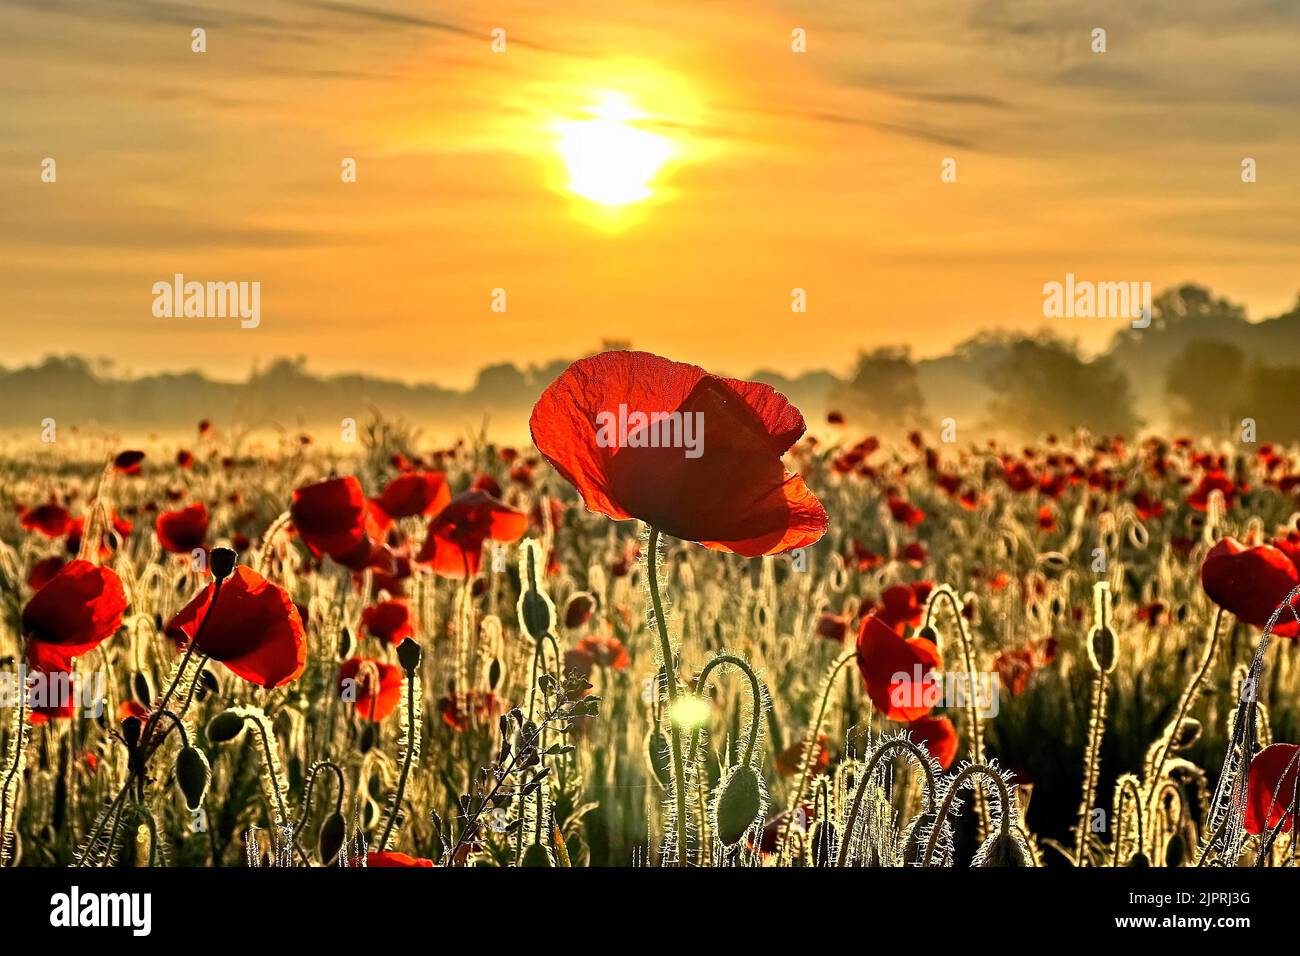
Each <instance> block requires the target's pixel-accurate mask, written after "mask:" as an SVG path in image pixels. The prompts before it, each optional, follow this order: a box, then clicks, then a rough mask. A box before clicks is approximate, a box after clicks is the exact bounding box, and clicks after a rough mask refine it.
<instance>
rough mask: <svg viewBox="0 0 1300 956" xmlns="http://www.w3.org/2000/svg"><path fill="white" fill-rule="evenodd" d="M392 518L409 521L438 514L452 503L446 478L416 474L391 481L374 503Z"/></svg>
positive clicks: (439, 475)
mask: <svg viewBox="0 0 1300 956" xmlns="http://www.w3.org/2000/svg"><path fill="white" fill-rule="evenodd" d="M374 501H375V504H377V505H378V506H379V507H380V509H382V510H383V512H384V513H385V514H386V515H388V516H389V517H392V518H409V517H411V516H413V515H427V514H433V513H435V512H438V511H441V510H442V509H443V508H445V507H446V506H447V503H448V502H449V501H451V489H450V488H449V487H448V486H447V476H446V475H444V474H443V473H442V472H440V471H416V472H411V473H409V474H405V475H399V476H398V477H396V478H394V479H393V480H392V481H390V482H389V483H388V484H387V485H386V486H385V487H384V490H383V493H382V494H380V496H379V497H378V498H376V499H375V500H374Z"/></svg>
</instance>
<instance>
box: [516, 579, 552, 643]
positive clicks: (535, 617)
mask: <svg viewBox="0 0 1300 956" xmlns="http://www.w3.org/2000/svg"><path fill="white" fill-rule="evenodd" d="M519 619H520V620H521V621H522V622H523V625H524V629H525V630H526V631H528V635H529V636H530V637H532V638H533V639H534V640H541V639H542V638H543V637H545V636H546V635H547V634H549V633H551V628H553V627H554V626H555V609H554V607H553V606H552V605H551V602H550V600H549V599H548V598H547V597H546V595H544V594H542V593H541V592H540V591H525V592H524V593H523V594H521V595H520V596H519Z"/></svg>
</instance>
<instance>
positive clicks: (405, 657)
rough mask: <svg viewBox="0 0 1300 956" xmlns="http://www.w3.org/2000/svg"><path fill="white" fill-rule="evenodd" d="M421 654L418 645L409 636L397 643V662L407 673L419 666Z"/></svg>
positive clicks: (413, 671)
mask: <svg viewBox="0 0 1300 956" xmlns="http://www.w3.org/2000/svg"><path fill="white" fill-rule="evenodd" d="M421 655H422V651H421V650H420V645H419V644H417V643H415V641H413V640H411V639H410V638H409V637H408V638H406V639H405V640H404V641H402V643H400V644H398V645H397V662H398V663H399V664H401V665H402V670H404V671H406V673H407V674H408V675H409V674H414V673H415V670H416V668H418V667H419V666H420V657H421Z"/></svg>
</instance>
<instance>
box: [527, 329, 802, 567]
mask: <svg viewBox="0 0 1300 956" xmlns="http://www.w3.org/2000/svg"><path fill="white" fill-rule="evenodd" d="M673 413H680V416H681V417H680V418H679V419H677V421H678V423H679V424H681V425H682V426H685V424H686V423H688V422H689V423H691V425H692V426H694V423H695V422H701V423H702V425H703V428H702V431H701V433H700V434H697V435H695V436H694V439H693V443H692V444H693V447H682V445H684V444H686V443H685V438H686V437H687V436H686V433H685V429H684V427H683V428H677V429H675V431H674V430H670V429H669V428H667V427H666V424H668V423H666V422H664V421H662V420H660V422H659V424H658V426H655V425H649V424H641V422H640V419H641V417H644V418H645V419H646V420H647V421H649V420H650V418H651V416H663V415H668V414H673ZM624 420H626V421H627V422H628V426H629V427H628V428H627V429H626V434H620V433H621V432H623V431H625V429H623V428H622V427H621V424H620V423H621V422H622V421H624ZM529 424H530V427H531V429H532V435H533V442H534V443H535V444H536V445H537V448H538V450H539V451H541V453H542V454H543V455H544V456H545V457H546V459H547V460H548V461H549V462H550V463H551V464H552V465H554V466H555V468H556V469H557V470H558V471H559V472H560V474H561V475H563V476H564V477H565V478H566V479H568V481H569V482H571V483H572V484H573V485H574V486H575V487H576V488H577V489H578V491H579V493H580V494H581V495H582V499H583V501H584V502H585V503H586V505H587V508H588V509H589V510H591V511H597V512H600V513H601V514H604V515H608V516H609V517H611V518H614V519H616V520H626V519H629V518H640V519H641V520H642V521H644V522H646V523H647V524H649V525H650V526H651V527H654V528H657V529H659V530H660V531H662V532H664V533H665V534H669V535H672V536H673V537H675V538H681V539H683V540H687V541H697V542H699V543H700V544H703V545H705V546H706V547H710V548H715V549H717V550H721V551H733V552H736V553H737V554H742V555H745V556H746V557H757V556H758V555H762V554H776V553H778V552H781V551H788V550H790V549H792V548H800V547H804V546H806V545H810V544H812V543H813V542H815V541H816V540H817V539H819V538H820V537H821V536H822V534H824V533H825V531H826V524H827V518H826V511H825V510H824V509H823V508H822V506H821V503H820V502H819V501H818V500H817V498H816V496H815V495H814V494H813V493H812V492H811V491H810V490H809V489H808V486H807V485H805V484H804V481H803V479H802V478H800V477H799V476H798V475H794V474H791V473H790V472H788V471H786V469H785V466H784V464H783V463H782V461H781V456H782V455H783V454H785V452H786V451H788V450H789V448H790V447H791V446H792V445H793V444H794V443H795V442H796V441H797V440H798V439H799V436H801V435H802V434H803V432H804V420H803V416H802V415H800V414H799V410H798V409H797V408H795V407H794V406H793V405H791V404H790V403H789V402H788V401H787V400H786V398H785V396H783V395H781V393H779V392H777V391H775V390H774V389H773V388H772V387H771V386H769V385H763V384H760V383H758V382H743V381H739V380H737V379H729V378H720V377H718V376H715V375H710V374H709V373H708V372H706V371H705V370H704V369H702V368H698V367H696V366H694V365H684V364H681V363H679V362H672V361H669V360H668V359H665V358H660V357H659V356H657V355H651V354H649V353H647V352H626V351H615V352H604V353H602V354H600V355H596V356H592V357H591V358H586V359H582V360H581V361H578V362H575V363H573V364H572V365H570V366H569V367H568V369H566V370H565V371H564V373H563V374H562V375H561V376H560V377H559V378H558V379H556V380H555V381H554V382H552V383H551V385H550V386H548V387H547V389H546V391H545V392H543V393H542V397H541V398H540V399H539V400H538V402H537V405H536V406H535V407H534V408H533V414H532V418H531V420H530V423H529ZM666 431H668V432H670V434H669V435H668V437H669V439H670V442H669V443H670V444H671V443H672V441H671V439H673V438H674V437H676V439H677V442H676V444H677V446H678V447H643V446H649V445H651V444H652V443H653V444H662V441H661V440H662V438H663V437H664V432H666ZM656 439H659V441H656ZM695 442H697V443H698V444H694V443H695ZM688 453H689V454H688ZM690 455H695V457H690Z"/></svg>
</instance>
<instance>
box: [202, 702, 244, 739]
mask: <svg viewBox="0 0 1300 956" xmlns="http://www.w3.org/2000/svg"><path fill="white" fill-rule="evenodd" d="M243 732H244V717H243V715H242V714H238V713H236V712H235V711H233V710H227V711H223V712H221V713H220V714H217V716H215V717H213V718H212V719H211V720H209V721H208V727H207V730H206V731H205V733H206V734H207V738H208V743H210V744H224V743H228V742H229V741H231V740H234V739H235V738H236V737H238V736H239V735H240V734H241V733H243Z"/></svg>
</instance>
